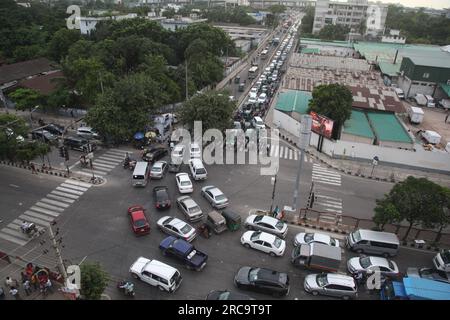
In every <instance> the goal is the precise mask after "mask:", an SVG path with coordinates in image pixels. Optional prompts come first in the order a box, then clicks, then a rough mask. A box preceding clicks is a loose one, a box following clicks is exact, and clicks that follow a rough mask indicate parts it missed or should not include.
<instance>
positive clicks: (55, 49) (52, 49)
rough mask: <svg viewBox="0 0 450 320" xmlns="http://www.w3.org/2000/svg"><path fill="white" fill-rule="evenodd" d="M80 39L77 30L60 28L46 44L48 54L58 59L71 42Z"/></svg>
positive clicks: (63, 55)
mask: <svg viewBox="0 0 450 320" xmlns="http://www.w3.org/2000/svg"><path fill="white" fill-rule="evenodd" d="M79 39H80V32H79V30H69V29H67V28H62V29H60V30H58V31H56V32H55V34H54V35H53V37H52V39H51V40H50V43H49V44H48V54H49V55H50V57H51V58H52V59H53V60H55V61H58V62H59V61H60V60H61V59H62V58H64V57H65V56H66V55H67V53H68V52H69V48H70V46H71V45H72V44H74V43H75V42H77V41H78V40H79Z"/></svg>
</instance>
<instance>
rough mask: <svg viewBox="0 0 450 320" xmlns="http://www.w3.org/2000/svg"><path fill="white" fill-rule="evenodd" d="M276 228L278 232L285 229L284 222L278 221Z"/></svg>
mask: <svg viewBox="0 0 450 320" xmlns="http://www.w3.org/2000/svg"><path fill="white" fill-rule="evenodd" d="M275 227H276V228H277V229H278V230H282V229H283V227H284V222H281V221H278V222H277V224H276V225H275Z"/></svg>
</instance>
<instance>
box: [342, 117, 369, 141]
mask: <svg viewBox="0 0 450 320" xmlns="http://www.w3.org/2000/svg"><path fill="white" fill-rule="evenodd" d="M343 132H344V133H349V134H352V135H355V136H360V137H366V138H371V139H373V138H374V137H375V135H374V134H373V132H372V129H371V128H370V124H369V121H368V120H367V117H366V115H365V112H364V111H361V110H352V114H351V116H350V119H348V120H347V121H345V123H344V127H343Z"/></svg>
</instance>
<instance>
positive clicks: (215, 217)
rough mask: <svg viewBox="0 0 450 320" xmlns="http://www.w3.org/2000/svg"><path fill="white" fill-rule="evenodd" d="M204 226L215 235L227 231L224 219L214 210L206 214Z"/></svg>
mask: <svg viewBox="0 0 450 320" xmlns="http://www.w3.org/2000/svg"><path fill="white" fill-rule="evenodd" d="M206 224H207V225H208V226H209V227H210V228H211V229H212V230H213V231H214V233H216V234H219V233H222V232H224V231H225V230H227V222H226V220H225V218H224V217H223V216H222V215H221V214H220V213H219V212H217V211H215V210H213V211H211V212H210V213H208V216H207V217H206Z"/></svg>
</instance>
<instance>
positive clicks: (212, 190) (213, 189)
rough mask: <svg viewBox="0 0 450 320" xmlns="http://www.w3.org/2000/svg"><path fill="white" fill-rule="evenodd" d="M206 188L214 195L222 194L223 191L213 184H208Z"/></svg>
mask: <svg viewBox="0 0 450 320" xmlns="http://www.w3.org/2000/svg"><path fill="white" fill-rule="evenodd" d="M206 190H207V191H209V192H211V193H212V194H213V195H214V196H216V195H220V194H223V192H222V191H220V189H219V188H217V187H215V186H210V188H207V189H206Z"/></svg>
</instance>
